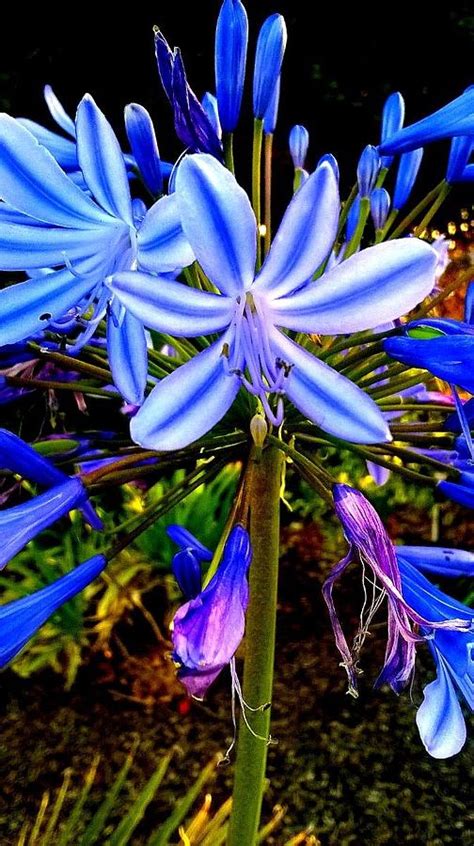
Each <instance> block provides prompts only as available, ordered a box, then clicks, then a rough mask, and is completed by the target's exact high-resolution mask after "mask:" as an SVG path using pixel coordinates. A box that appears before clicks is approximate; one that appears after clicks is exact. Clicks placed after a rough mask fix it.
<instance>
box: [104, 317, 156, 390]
mask: <svg viewBox="0 0 474 846" xmlns="http://www.w3.org/2000/svg"><path fill="white" fill-rule="evenodd" d="M119 311H120V309H119ZM107 352H108V354H109V364H110V369H111V371H112V376H113V379H114V385H115V387H116V388H117V389H118V390H119V391H120V393H121V394H122V396H123V398H124V399H125V400H126V401H127V402H129V403H132V404H133V405H141V404H142V402H143V399H144V396H145V388H146V381H147V365H148V355H147V347H146V337H145V330H144V328H143V323H142V322H141V321H140V320H137V318H136V317H134V316H133V314H131V313H130V312H127V311H125V313H124V314H123V315H119V317H118V319H117V318H116V316H115V315H113V314H112V313H110V314H109V317H108V319H107Z"/></svg>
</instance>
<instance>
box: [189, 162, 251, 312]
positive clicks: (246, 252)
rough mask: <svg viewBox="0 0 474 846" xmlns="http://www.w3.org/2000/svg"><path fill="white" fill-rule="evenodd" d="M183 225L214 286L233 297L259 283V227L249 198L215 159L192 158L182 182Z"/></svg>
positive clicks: (199, 260)
mask: <svg viewBox="0 0 474 846" xmlns="http://www.w3.org/2000/svg"><path fill="white" fill-rule="evenodd" d="M176 194H177V197H178V203H179V210H180V215H181V224H182V227H183V230H184V233H185V235H186V237H187V238H188V241H189V243H190V244H191V247H192V250H193V252H194V255H195V256H196V258H197V260H198V262H199V264H200V265H201V267H202V268H203V270H204V272H205V273H206V274H207V276H208V277H209V279H210V280H211V282H213V284H214V285H215V286H216V288H217V289H218V290H219V291H222V292H223V293H224V294H227V295H228V296H232V295H233V296H237V295H239V294H241V293H242V292H243V291H245V290H247V289H248V288H249V287H250V285H251V283H252V280H253V278H254V272H255V259H256V249H257V247H256V244H257V227H256V222H255V215H254V213H253V211H252V207H251V205H250V201H249V198H248V197H247V194H246V193H245V191H244V190H243V188H241V187H240V185H238V183H237V182H236V180H235V178H234V177H233V176H232V174H231V173H230V172H229V171H228V170H227V169H226V168H225V167H224V166H223V165H221V164H220V163H219V162H218V161H217V160H216V159H215V158H214V157H213V156H210V155H208V154H200V155H194V156H187V157H186V158H185V159H184V161H183V162H182V163H181V164H180V166H179V168H178V172H177V176H176Z"/></svg>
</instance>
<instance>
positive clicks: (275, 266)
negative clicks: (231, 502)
mask: <svg viewBox="0 0 474 846" xmlns="http://www.w3.org/2000/svg"><path fill="white" fill-rule="evenodd" d="M176 198H177V200H178V203H179V208H180V213H181V222H182V226H183V229H184V231H185V232H186V236H187V238H188V240H189V243H190V244H191V246H192V248H193V250H194V252H195V255H196V257H197V259H198V261H199V262H200V264H201V266H202V268H203V270H204V271H205V273H206V274H207V276H208V277H209V279H210V280H211V281H212V282H213V284H214V285H215V286H216V288H217V289H218V291H220V292H221V294H220V295H217V294H213V293H210V292H207V291H199V290H196V289H191V288H183V285H182V284H181V283H179V282H173V281H170V280H168V281H167V283H166V285H165V284H162V285H160V284H157V280H156V278H152V277H149V276H147V275H146V274H143V273H118V274H117V275H115V276H114V278H113V279H112V280H111V283H110V284H111V286H112V289H113V291H114V292H115V293H116V294H117V297H119V298H120V299H121V301H122V302H123V304H124V305H125V307H126V308H127V309H129V310H130V311H131V312H132V313H133V314H135V316H136V317H137V318H138V319H139V320H141V321H143V322H144V323H146V324H147V325H148V326H151V327H152V328H155V329H157V330H158V331H166V332H167V333H170V334H173V335H177V336H185V337H193V336H197V335H201V334H204V335H205V334H209V333H211V332H221V333H222V334H221V337H220V338H219V339H218V340H217V341H215V342H214V343H212V344H211V345H210V346H209V347H207V348H206V349H205V350H204V351H203V352H201V353H199V354H198V355H196V356H195V357H194V358H193V359H191V361H189V362H187V363H186V364H183V365H181V366H180V367H178V368H177V369H176V370H175V371H174V373H172V374H171V375H170V376H167V377H166V378H165V379H163V380H162V381H161V382H160V383H159V384H158V385H156V387H155V388H154V389H153V391H152V392H151V394H150V395H149V397H148V398H147V400H146V401H145V403H144V405H143V406H142V408H141V409H140V411H139V412H138V414H137V415H136V417H134V419H133V421H132V423H131V433H132V437H133V439H134V440H135V441H136V442H138V443H141V444H147V445H148V446H150V447H151V446H153V448H156V449H159V450H170V449H176V448H178V447H182V446H185V445H186V444H188V443H190V442H191V441H193V440H196V439H197V438H199V437H201V435H203V434H204V433H205V432H207V431H209V429H211V428H212V426H214V424H215V423H217V422H218V421H219V420H220V419H221V418H222V417H223V415H224V414H225V413H226V411H227V410H228V409H229V408H230V406H231V404H232V402H233V400H234V398H235V396H236V395H237V393H238V391H239V389H240V387H241V386H242V385H243V386H244V387H245V388H247V390H249V391H250V393H252V394H253V395H256V396H258V397H259V398H260V400H261V402H262V405H263V407H264V409H265V413H266V415H267V418H268V419H269V420H270V421H271V422H274V423H275V424H277V423H279V422H281V419H282V415H283V407H282V405H283V403H282V395H283V394H286V395H287V396H288V398H289V399H290V400H291V401H292V402H293V403H294V405H295V406H296V407H297V408H298V409H299V410H300V411H301V412H302V413H303V414H304V415H305V416H307V417H308V418H309V419H310V420H313V421H314V422H316V423H317V424H318V425H319V426H321V427H322V428H323V429H324V430H325V431H328V432H331V433H332V434H335V435H337V436H338V437H342V438H346V439H348V440H351V441H358V442H366V443H369V442H380V441H383V440H386V439H387V438H390V434H389V431H388V427H387V425H386V423H385V421H384V419H383V417H382V415H381V412H380V411H379V409H378V407H377V406H376V404H375V403H374V402H373V400H371V399H370V398H369V397H368V395H367V394H365V393H363V392H362V391H361V390H360V389H359V388H358V387H357V386H356V385H354V384H353V383H352V382H351V381H349V380H348V379H346V378H345V377H343V376H341V375H340V374H339V373H337V372H336V371H335V370H333V369H332V368H331V367H329V366H328V365H326V364H324V363H323V362H321V361H319V360H318V359H317V358H315V357H313V356H312V355H310V354H309V353H308V352H307V351H306V350H304V349H303V347H301V346H299V345H298V344H297V343H295V342H294V341H293V340H291V339H290V338H289V337H288V336H287V335H285V334H283V333H282V332H281V331H280V328H279V327H285V328H287V329H290V330H294V331H296V332H316V333H322V334H332V333H341V332H343V333H345V332H353V331H358V330H360V329H362V328H369V327H373V326H376V325H379V324H380V323H383V322H385V321H387V320H391V319H393V318H395V317H396V316H398V315H400V314H402V313H404V312H405V311H406V310H407V309H409V308H412V307H413V306H414V305H415V303H416V302H418V301H419V300H420V299H422V298H423V296H424V295H425V293H426V292H427V291H428V290H430V289H431V287H432V284H433V282H432V279H433V274H434V269H435V266H436V261H437V256H436V253H435V252H434V251H433V250H432V249H431V247H429V246H428V245H427V244H425V243H422V242H421V241H417V240H416V239H403V240H401V241H391V242H388V243H385V244H379V245H378V246H375V247H370V248H368V249H365V250H363V251H361V252H360V253H359V254H357V255H355V256H352V257H351V258H350V259H348V260H347V261H344V262H342V263H341V264H340V265H339V266H338V267H336V268H334V269H331V270H329V271H328V272H327V273H325V274H324V276H323V277H322V278H321V279H319V280H318V283H317V285H316V284H314V285H313V284H311V283H308V284H305V283H307V282H308V280H309V279H311V276H312V274H313V273H314V270H315V269H316V268H317V267H318V266H319V265H320V264H321V263H322V262H323V261H324V259H325V258H326V257H327V255H328V254H329V252H330V250H331V248H332V246H333V243H334V239H335V236H336V230H337V223H338V215H339V197H338V188H337V183H336V179H335V176H334V172H333V170H332V168H331V167H330V165H329V164H328V163H324V164H323V165H321V166H320V167H319V168H317V170H316V171H315V172H314V173H313V174H312V175H311V176H310V177H309V178H308V180H307V181H306V182H305V184H304V185H303V186H302V187H301V188H300V190H299V191H298V192H297V193H296V194H295V195H294V197H293V199H292V201H291V203H290V205H289V206H288V209H287V211H286V213H285V215H284V218H283V220H282V223H281V225H280V228H279V230H278V232H277V234H276V236H275V239H274V241H273V245H272V247H271V250H270V252H269V254H268V256H267V258H266V260H265V263H264V265H263V267H262V269H261V270H260V272H259V273H258V275H257V277H255V259H256V231H257V230H256V221H255V215H254V213H253V211H252V208H251V205H250V202H249V199H248V197H247V194H246V193H245V192H244V191H243V190H242V189H241V188H240V187H239V185H238V184H237V182H236V180H235V178H234V177H233V176H232V174H231V173H229V171H227V170H226V169H225V168H224V167H223V166H222V165H220V164H219V163H218V162H217V161H216V160H215V159H213V158H212V157H210V156H206V155H198V156H188V157H187V158H186V159H185V160H184V161H183V162H182V164H181V165H180V166H179V168H178V174H177V178H176ZM184 293H185V296H184ZM247 374H248V375H247ZM272 395H273V396H276V400H277V403H276V409H273V408H272V406H271V402H272Z"/></svg>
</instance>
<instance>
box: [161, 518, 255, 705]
mask: <svg viewBox="0 0 474 846" xmlns="http://www.w3.org/2000/svg"><path fill="white" fill-rule="evenodd" d="M197 543H199V542H197ZM199 546H201V545H199ZM188 548H189V547H188ZM251 559H252V550H251V547H250V542H249V536H248V533H247V532H246V531H245V529H243V528H242V526H235V527H234V528H233V529H232V531H231V533H230V535H229V538H228V540H227V542H226V545H225V547H224V552H223V556H222V561H221V563H220V565H219V568H218V570H217V572H216V574H215V575H214V576H213V578H212V579H211V581H210V582H209V584H208V585H207V587H205V588H204V590H203V591H201V592H200V593H199V594H198V595H197V596H195V597H194V598H193V599H190V600H189V601H188V602H186V603H185V604H184V605H182V606H181V608H179V609H178V611H177V612H176V614H175V616H174V619H173V622H172V638H173V646H174V653H173V657H174V659H175V661H176V662H177V663H178V664H179V665H180V668H179V670H178V677H179V678H180V679H181V681H182V682H183V684H184V685H185V686H186V688H187V690H188V693H189V694H190V695H191V696H195V697H196V698H198V699H202V697H203V696H204V694H205V693H206V690H207V688H208V687H209V685H210V684H211V683H212V682H213V681H214V679H215V678H217V676H218V675H219V673H220V672H221V671H222V670H223V669H224V667H225V666H226V665H227V664H229V662H230V661H231V659H232V658H233V656H234V655H235V652H236V651H237V648H238V646H239V644H240V641H241V640H242V638H243V636H244V629H245V612H246V610H247V604H248V582H247V570H248V568H249V565H250V562H251Z"/></svg>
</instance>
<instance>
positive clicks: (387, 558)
mask: <svg viewBox="0 0 474 846" xmlns="http://www.w3.org/2000/svg"><path fill="white" fill-rule="evenodd" d="M334 507H335V511H336V514H337V516H338V518H339V520H340V521H341V523H342V526H343V528H344V535H345V537H346V539H347V541H348V543H349V544H350V549H349V552H348V554H347V555H346V556H345V558H343V559H342V560H341V561H339V563H338V564H336V565H335V567H333V569H332V571H331V573H330V574H329V577H328V578H327V579H326V581H325V583H324V585H323V596H324V599H325V601H326V604H327V606H328V610H329V615H330V618H331V624H332V627H333V630H334V635H335V639H336V645H337V648H338V650H339V652H340V653H341V655H342V659H343V661H342V665H343V667H344V669H345V670H346V673H347V676H348V679H349V692H350V693H352V695H355V696H356V695H357V673H358V672H359V671H358V667H357V662H358V659H359V654H360V650H361V648H362V646H363V643H364V640H365V638H366V636H367V633H368V631H369V627H370V623H371V621H372V619H373V616H374V614H375V613H376V611H377V609H378V608H379V606H380V604H381V602H382V600H383V599H384V596H385V595H386V597H387V604H388V637H387V646H386V650H385V660H384V665H383V668H382V671H381V673H380V675H379V677H378V679H377V682H376V684H377V685H381V684H383V683H384V682H387V683H388V684H389V685H390V686H391V688H392V689H393V690H394V691H395V693H400V691H401V690H402V689H403V688H404V687H405V686H406V684H407V683H408V681H409V679H410V677H411V674H412V671H413V667H414V663H415V648H416V643H417V642H418V641H419V640H420V639H423V637H422V636H420V635H419V634H417V632H416V631H415V626H416V627H419V626H422V627H423V630H424V631H425V632H431V631H434V630H438V629H453V630H456V631H457V630H460V631H465V630H468V629H469V628H470V623H469V622H468V621H466V618H465V616H464V615H456V616H454V615H451V616H449V617H446V618H443V619H438V617H436V616H433V615H429V614H428V615H427V616H425V615H424V614H423V613H421V612H420V611H419V609H418V608H417V607H416V606H415V605H413V603H411V602H408V600H407V598H406V597H405V596H404V594H403V592H402V578H401V574H400V568H399V565H398V561H397V556H396V549H395V547H394V546H393V544H392V542H391V541H390V538H389V537H388V535H387V533H386V531H385V529H384V527H383V524H382V522H381V520H380V517H379V516H378V514H377V512H376V511H375V509H374V508H373V506H372V505H371V504H370V503H369V502H368V500H367V499H366V498H365V497H364V496H363V495H362V494H361V493H360V492H359V491H356V490H354V489H353V488H351V487H349V486H348V485H342V484H337V485H335V486H334ZM354 560H355V561H357V560H359V561H360V562H361V563H362V565H363V567H364V579H365V570H366V568H369V569H370V571H371V572H372V574H373V577H375V579H376V580H377V582H379V583H380V585H381V587H382V589H383V590H382V591H381V592H380V590H378V589H377V586H376V585H374V583H373V581H372V580H370V579H369V580H368V585H367V588H366V589H367V591H368V590H369V589H370V592H371V595H372V600H371V602H370V603H369V602H368V601H367V602H366V603H364V607H363V609H362V612H361V624H360V628H359V631H358V632H357V634H356V637H355V639H354V642H353V645H352V648H350V647H349V645H348V643H347V640H346V638H345V636H344V632H343V630H342V627H341V624H340V622H339V619H338V617H337V613H336V610H335V607H334V601H333V598H332V591H333V588H334V584H335V582H336V581H337V579H338V578H339V577H340V575H341V574H342V573H343V572H344V570H345V569H346V567H348V565H349V564H350V563H351V561H354ZM407 566H408V565H407ZM369 586H370V587H369ZM368 595H369V594H368V593H367V596H368ZM367 605H368V606H369V607H367Z"/></svg>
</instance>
